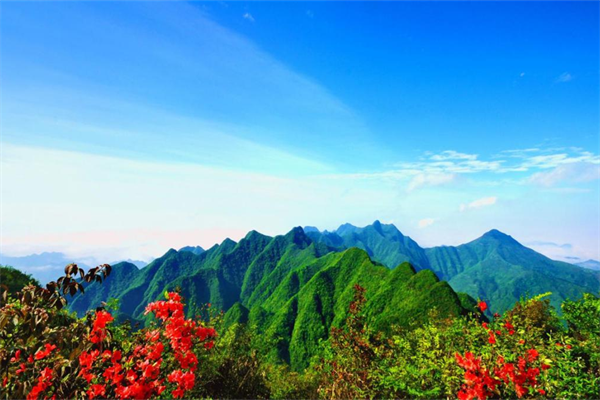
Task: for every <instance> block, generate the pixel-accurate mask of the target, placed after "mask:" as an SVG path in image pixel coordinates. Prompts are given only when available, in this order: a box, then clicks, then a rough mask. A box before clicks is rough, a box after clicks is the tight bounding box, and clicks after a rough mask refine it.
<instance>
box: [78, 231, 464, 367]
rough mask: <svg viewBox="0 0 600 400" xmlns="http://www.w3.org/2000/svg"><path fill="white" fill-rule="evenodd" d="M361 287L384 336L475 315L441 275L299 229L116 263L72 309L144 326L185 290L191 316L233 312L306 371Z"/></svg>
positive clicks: (278, 354) (232, 318)
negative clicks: (147, 316) (389, 263)
mask: <svg viewBox="0 0 600 400" xmlns="http://www.w3.org/2000/svg"><path fill="white" fill-rule="evenodd" d="M355 284H360V285H361V286H363V287H365V288H366V289H367V293H366V297H367V304H366V305H365V311H366V313H367V315H368V318H369V319H370V320H371V323H372V324H373V325H374V326H377V327H378V328H381V329H386V328H387V327H389V326H390V325H391V324H397V325H401V326H409V325H410V324H411V323H413V322H423V321H424V320H425V319H426V318H427V316H428V314H429V311H430V310H432V309H433V308H434V307H435V308H436V309H437V310H438V311H439V312H440V313H441V314H442V315H458V314H462V313H465V312H466V309H465V306H469V303H468V301H469V299H468V298H466V297H465V296H462V295H461V296H459V295H457V294H456V293H455V292H454V290H452V288H451V287H450V286H449V285H448V284H447V283H446V282H441V281H439V279H438V278H437V277H436V276H435V274H433V273H432V272H431V271H421V272H416V271H415V270H414V268H413V267H412V266H410V265H409V264H403V265H401V266H399V267H398V268H396V269H394V270H390V269H389V268H386V267H385V266H383V265H381V264H379V263H376V262H373V261H372V260H371V258H370V257H369V255H368V254H367V253H366V252H365V251H363V250H361V249H358V248H351V249H347V250H343V251H339V252H338V251H334V249H332V248H331V247H329V246H328V245H327V244H325V243H323V242H315V241H314V240H312V239H311V238H310V237H309V236H308V235H307V234H306V233H305V232H304V230H303V229H302V228H300V227H297V228H294V229H292V230H291V231H290V232H288V233H287V234H286V235H281V236H276V237H273V238H272V237H269V236H265V235H262V234H260V233H258V232H256V231H252V232H250V233H248V234H247V235H246V237H245V238H243V239H242V240H240V241H239V243H235V242H233V241H231V240H229V239H227V240H225V241H223V243H221V244H220V245H215V246H213V247H212V248H210V249H208V250H207V251H205V252H202V253H201V254H195V253H194V252H191V251H186V250H183V251H176V250H173V249H171V250H169V251H168V252H167V253H166V254H165V255H163V256H162V257H160V258H158V259H156V260H154V261H153V262H151V263H150V264H148V265H147V266H146V267H145V268H142V269H137V268H136V267H135V266H134V265H132V264H130V263H119V264H116V265H114V266H113V272H112V274H111V275H110V276H109V277H108V278H107V279H106V281H105V282H104V283H103V284H101V285H100V284H97V283H92V284H90V285H89V286H88V287H87V288H86V292H85V294H84V295H77V296H75V297H74V298H73V299H72V300H71V302H70V308H71V309H72V310H75V311H77V312H78V313H80V314H81V313H83V312H85V311H87V310H88V309H91V308H94V307H95V306H97V305H98V304H99V303H100V302H101V301H106V300H108V299H110V298H118V299H120V300H121V308H120V313H121V315H120V318H134V319H136V320H143V319H144V315H143V313H144V307H145V305H146V304H148V303H149V302H152V301H155V300H157V299H161V298H162V296H163V293H164V291H165V290H174V289H176V288H180V289H181V293H182V295H183V296H184V297H185V298H186V302H187V305H188V307H187V313H188V314H189V315H195V314H197V313H198V312H200V311H201V307H202V306H203V305H204V304H205V303H212V304H213V307H216V308H217V309H222V310H225V311H227V313H226V315H225V321H227V323H228V324H231V323H233V322H237V321H240V322H249V323H251V324H252V325H256V326H257V327H258V328H259V329H260V331H261V332H264V335H265V340H272V342H273V343H276V344H275V345H274V347H273V350H272V352H271V357H272V358H273V359H277V360H283V361H287V362H289V363H290V364H291V365H292V367H293V368H295V369H302V368H304V367H306V366H307V365H308V362H309V359H310V358H311V357H312V356H314V355H315V354H317V351H318V343H319V340H321V339H327V338H328V335H329V332H330V329H331V327H332V326H339V325H341V324H343V321H344V320H345V317H346V313H347V309H348V306H349V304H350V302H351V301H352V297H353V293H354V285H355ZM463 303H464V304H465V306H463Z"/></svg>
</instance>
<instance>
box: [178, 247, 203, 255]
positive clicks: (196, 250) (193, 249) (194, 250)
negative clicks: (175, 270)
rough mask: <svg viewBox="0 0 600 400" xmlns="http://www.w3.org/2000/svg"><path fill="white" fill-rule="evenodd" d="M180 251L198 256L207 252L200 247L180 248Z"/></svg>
mask: <svg viewBox="0 0 600 400" xmlns="http://www.w3.org/2000/svg"><path fill="white" fill-rule="evenodd" d="M179 251H189V252H190V253H194V254H196V255H200V254H202V253H204V252H205V250H204V249H203V248H202V247H200V246H185V247H182V248H180V249H179Z"/></svg>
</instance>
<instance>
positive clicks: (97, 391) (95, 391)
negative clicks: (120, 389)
mask: <svg viewBox="0 0 600 400" xmlns="http://www.w3.org/2000/svg"><path fill="white" fill-rule="evenodd" d="M105 394H106V387H105V386H104V385H100V384H94V385H92V386H90V389H89V390H88V392H87V395H88V398H90V399H94V398H96V397H104V395H105Z"/></svg>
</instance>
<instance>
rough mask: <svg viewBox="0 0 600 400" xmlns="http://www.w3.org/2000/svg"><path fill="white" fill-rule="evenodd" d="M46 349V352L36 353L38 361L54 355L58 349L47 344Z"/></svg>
mask: <svg viewBox="0 0 600 400" xmlns="http://www.w3.org/2000/svg"><path fill="white" fill-rule="evenodd" d="M44 347H45V349H44V350H39V351H38V352H37V353H35V359H36V360H41V359H43V358H45V357H47V356H48V355H49V354H50V353H52V350H54V349H56V346H55V345H51V344H48V343H46V344H45V345H44Z"/></svg>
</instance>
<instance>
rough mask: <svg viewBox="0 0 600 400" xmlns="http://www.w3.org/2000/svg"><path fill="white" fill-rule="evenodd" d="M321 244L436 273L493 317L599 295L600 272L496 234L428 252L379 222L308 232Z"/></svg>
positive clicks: (432, 249)
mask: <svg viewBox="0 0 600 400" xmlns="http://www.w3.org/2000/svg"><path fill="white" fill-rule="evenodd" d="M308 231H309V232H308V235H309V236H310V237H312V238H313V239H314V240H316V241H320V242H323V243H327V244H328V245H330V246H333V247H335V248H337V249H344V248H349V247H353V246H356V247H360V248H363V249H365V251H367V253H369V255H370V256H371V257H372V258H373V259H374V260H376V261H379V262H381V263H383V264H384V265H386V266H388V267H389V268H394V267H395V266H396V265H398V263H400V262H403V261H409V262H411V263H412V264H413V265H415V267H416V268H417V269H418V270H420V269H431V270H432V271H433V272H435V273H436V275H437V276H438V277H440V279H443V280H446V281H448V283H450V285H451V286H452V288H453V289H454V290H456V291H457V292H465V293H467V294H469V295H470V296H472V297H474V298H481V299H485V300H487V301H489V303H490V310H491V312H496V311H497V312H503V311H505V310H507V309H509V308H510V307H512V306H513V305H514V303H515V301H517V300H519V299H520V298H521V297H522V296H527V295H528V296H534V295H537V294H541V293H546V292H552V293H553V295H552V296H551V302H552V304H553V305H555V306H558V304H560V302H561V301H562V300H564V299H567V298H570V299H577V298H580V297H581V295H582V294H583V293H584V292H591V293H598V292H599V291H600V272H598V271H591V270H589V269H584V268H581V267H579V266H574V265H571V264H568V263H564V262H560V261H554V260H551V259H549V258H547V257H545V256H544V255H542V254H540V253H537V252H535V251H534V250H531V249H529V248H527V247H525V246H523V245H521V244H520V243H519V242H517V241H516V240H515V239H513V238H512V237H511V236H508V235H506V234H504V233H502V232H499V231H497V230H491V231H490V232H487V233H486V234H484V235H483V236H482V237H480V238H478V239H476V240H474V241H472V242H469V243H466V244H463V245H460V246H439V247H433V248H428V249H424V248H421V247H420V246H419V245H418V244H417V243H416V242H415V241H414V240H412V239H410V238H409V237H408V236H404V235H402V233H400V231H399V230H398V229H397V228H396V227H395V226H394V225H391V224H381V223H380V222H379V221H375V222H374V223H373V224H372V225H368V226H366V227H364V228H357V227H355V226H352V225H350V224H344V225H342V226H340V227H339V228H338V229H337V230H336V231H333V232H328V231H324V232H320V231H319V230H318V229H316V228H314V227H309V228H308Z"/></svg>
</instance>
